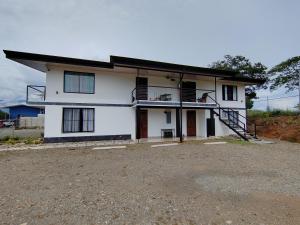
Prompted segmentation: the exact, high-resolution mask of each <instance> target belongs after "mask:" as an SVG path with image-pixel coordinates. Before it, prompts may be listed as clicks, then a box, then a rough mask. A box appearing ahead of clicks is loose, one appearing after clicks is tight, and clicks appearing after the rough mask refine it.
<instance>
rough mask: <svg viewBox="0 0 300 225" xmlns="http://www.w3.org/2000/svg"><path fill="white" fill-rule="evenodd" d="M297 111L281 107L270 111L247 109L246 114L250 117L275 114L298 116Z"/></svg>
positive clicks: (272, 115) (264, 116)
mask: <svg viewBox="0 0 300 225" xmlns="http://www.w3.org/2000/svg"><path fill="white" fill-rule="evenodd" d="M299 115H300V112H299V111H295V110H294V111H292V110H282V109H273V110H271V111H261V110H249V111H248V116H249V117H250V118H268V117H276V116H299Z"/></svg>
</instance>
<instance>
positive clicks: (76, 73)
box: [63, 70, 96, 94]
mask: <svg viewBox="0 0 300 225" xmlns="http://www.w3.org/2000/svg"><path fill="white" fill-rule="evenodd" d="M68 73H71V74H72V75H76V76H79V82H78V85H79V87H78V90H79V91H78V92H76V91H66V75H68ZM81 76H86V77H87V76H90V77H93V79H94V82H93V92H81V91H80V77H81ZM95 82H96V79H95V74H94V73H87V72H75V71H70V70H65V71H64V84H63V85H64V93H72V94H95Z"/></svg>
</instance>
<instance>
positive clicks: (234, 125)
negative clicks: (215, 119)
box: [209, 96, 248, 140]
mask: <svg viewBox="0 0 300 225" xmlns="http://www.w3.org/2000/svg"><path fill="white" fill-rule="evenodd" d="M209 98H211V97H210V96H209ZM211 100H213V101H214V102H215V103H216V105H217V110H218V112H217V114H218V115H219V118H220V119H221V120H222V121H223V123H225V124H226V125H227V126H229V127H230V128H231V129H232V130H234V131H235V132H236V133H237V134H238V135H239V136H240V137H242V138H243V139H245V140H248V138H247V137H246V133H247V127H246V123H244V122H243V121H241V120H240V117H243V118H245V119H246V117H245V116H243V115H241V114H240V113H239V112H238V111H235V110H233V109H231V108H225V107H221V105H220V104H219V103H218V102H217V101H216V100H215V99H213V98H211ZM214 112H215V113H216V111H214ZM223 113H224V114H225V115H227V116H226V117H225V118H224V117H222V116H223ZM225 120H227V121H225ZM246 120H247V119H246Z"/></svg>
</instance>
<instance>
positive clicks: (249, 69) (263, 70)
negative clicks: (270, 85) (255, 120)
mask: <svg viewBox="0 0 300 225" xmlns="http://www.w3.org/2000/svg"><path fill="white" fill-rule="evenodd" d="M210 67H211V68H214V69H220V70H231V71H236V72H238V73H239V74H240V76H244V77H248V78H258V79H267V67H266V66H265V65H263V64H262V63H260V62H256V63H251V62H250V60H249V59H247V58H246V57H244V56H240V55H237V56H231V55H225V56H224V59H223V60H219V61H216V62H213V63H212V64H211V65H210ZM261 88H264V89H266V88H267V83H265V84H259V85H251V86H247V87H246V90H245V92H246V107H247V109H251V108H252V107H253V99H255V98H257V96H256V92H255V91H256V90H258V89H261Z"/></svg>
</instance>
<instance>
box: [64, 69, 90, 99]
mask: <svg viewBox="0 0 300 225" xmlns="http://www.w3.org/2000/svg"><path fill="white" fill-rule="evenodd" d="M64 92H66V93H82V94H94V93H95V74H93V73H81V72H71V71H65V75H64Z"/></svg>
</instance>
